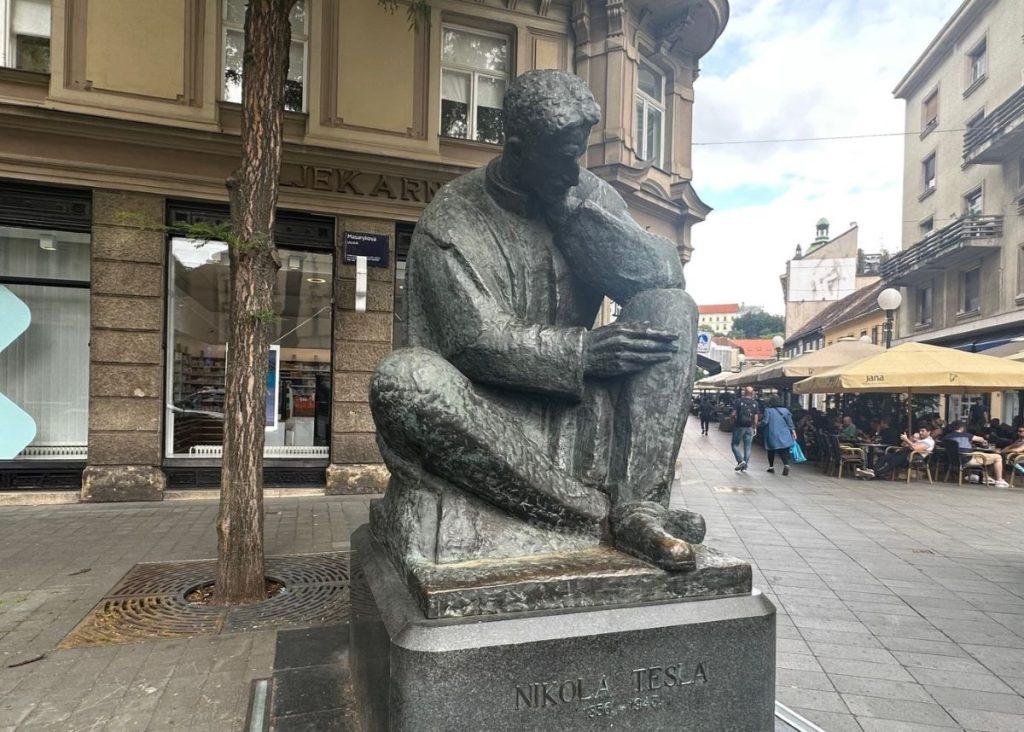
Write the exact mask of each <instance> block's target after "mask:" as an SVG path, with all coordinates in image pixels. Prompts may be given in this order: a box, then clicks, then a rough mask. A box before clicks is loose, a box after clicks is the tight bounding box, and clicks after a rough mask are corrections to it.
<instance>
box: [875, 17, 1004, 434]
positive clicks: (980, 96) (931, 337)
mask: <svg viewBox="0 0 1024 732" xmlns="http://www.w3.org/2000/svg"><path fill="white" fill-rule="evenodd" d="M1022 38H1024V4H1022V3H1020V2H1019V1H1018V0H968V1H967V2H965V3H964V4H963V5H962V6H961V7H960V8H959V9H958V10H957V12H956V13H955V14H954V15H953V17H952V18H950V19H949V21H948V22H947V23H946V25H945V26H944V27H943V28H942V30H941V31H940V32H939V34H938V35H937V36H936V37H935V38H934V39H933V40H932V42H931V43H930V44H929V45H928V47H927V48H926V49H925V51H924V53H923V54H922V55H921V57H920V58H919V59H918V60H917V61H916V62H915V63H914V65H913V67H911V69H910V70H909V71H908V72H907V74H906V76H904V78H903V79H902V80H901V81H900V83H899V85H898V86H897V87H896V89H895V92H894V93H895V95H896V97H897V98H899V99H903V100H905V101H906V122H905V125H906V132H907V135H906V146H905V157H904V174H903V219H904V221H903V250H902V251H901V252H900V253H899V254H898V255H897V256H895V257H893V258H892V259H891V260H890V261H889V262H887V263H886V264H885V265H884V266H883V274H884V276H885V278H886V279H887V280H888V282H889V284H890V285H893V286H897V287H900V288H902V291H903V293H904V297H903V305H902V307H901V308H900V312H899V313H898V323H897V336H898V339H899V340H902V341H908V340H910V341H924V342H928V343H936V344H939V345H946V346H952V347H956V348H964V349H966V350H971V351H984V350H985V349H987V348H991V347H996V346H1000V345H1002V344H1004V343H1006V342H1007V341H1008V340H1010V339H1012V338H1014V337H1017V336H1020V335H1022V334H1024V40H1022ZM978 398H979V397H963V398H952V406H951V413H952V414H954V415H956V414H960V413H962V412H964V411H966V409H967V408H968V406H969V403H970V402H972V401H973V400H975V399H978ZM996 400H999V395H994V397H993V398H990V404H991V405H992V407H993V411H994V416H999V417H1006V418H1010V417H1012V416H1013V414H1014V413H1015V409H1016V405H1017V403H1018V401H1017V399H1016V397H1015V396H1014V398H1012V399H1008V400H1000V401H1002V402H1003V403H1004V404H1005V406H1006V410H1007V411H1006V412H1005V413H1001V412H1000V410H998V409H994V407H995V404H994V402H995V401H996Z"/></svg>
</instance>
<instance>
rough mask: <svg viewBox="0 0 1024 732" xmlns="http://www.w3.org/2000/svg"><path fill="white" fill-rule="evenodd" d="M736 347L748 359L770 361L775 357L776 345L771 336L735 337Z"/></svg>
mask: <svg viewBox="0 0 1024 732" xmlns="http://www.w3.org/2000/svg"><path fill="white" fill-rule="evenodd" d="M732 342H733V343H735V344H736V347H737V348H739V349H740V350H741V351H743V355H744V356H746V357H747V360H748V361H770V360H771V359H774V358H775V345H774V344H773V343H772V342H771V339H770V338H733V340H732Z"/></svg>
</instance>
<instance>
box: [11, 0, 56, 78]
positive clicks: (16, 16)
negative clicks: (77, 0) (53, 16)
mask: <svg viewBox="0 0 1024 732" xmlns="http://www.w3.org/2000/svg"><path fill="white" fill-rule="evenodd" d="M0 26H2V30H3V33H2V35H0V66H8V67H11V68H15V69H21V70H22V71H37V72H40V73H43V74H48V73H50V0H0Z"/></svg>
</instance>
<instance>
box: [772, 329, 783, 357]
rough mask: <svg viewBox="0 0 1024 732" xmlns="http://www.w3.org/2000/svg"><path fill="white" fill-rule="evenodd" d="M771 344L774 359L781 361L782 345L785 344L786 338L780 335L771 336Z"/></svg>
mask: <svg viewBox="0 0 1024 732" xmlns="http://www.w3.org/2000/svg"><path fill="white" fill-rule="evenodd" d="M772 345H773V346H775V360H776V361H781V360H782V347H783V346H784V345H786V339H785V338H783V337H782V336H780V335H777V336H775V337H774V338H772Z"/></svg>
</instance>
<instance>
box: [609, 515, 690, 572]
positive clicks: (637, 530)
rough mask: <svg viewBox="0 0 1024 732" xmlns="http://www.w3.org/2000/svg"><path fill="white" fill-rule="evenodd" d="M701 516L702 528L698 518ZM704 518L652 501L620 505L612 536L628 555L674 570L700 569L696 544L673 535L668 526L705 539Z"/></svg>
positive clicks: (616, 544)
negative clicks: (671, 509)
mask: <svg viewBox="0 0 1024 732" xmlns="http://www.w3.org/2000/svg"><path fill="white" fill-rule="evenodd" d="M694 516H696V517H697V518H698V519H700V531H699V532H698V531H697V526H696V522H695V520H694V519H693V518H692V517H694ZM703 523H704V522H703V519H701V518H700V516H699V515H698V514H692V513H690V512H689V511H673V512H670V511H669V509H667V508H665V507H664V506H662V505H660V504H657V503H651V502H643V503H633V504H627V505H625V506H619V507H618V508H616V509H615V511H614V512H613V514H612V535H613V537H614V539H615V546H616V547H617V548H618V549H619V550H621V551H624V552H626V553H628V554H632V555H633V556H635V557H639V558H640V559H643V560H645V561H648V562H651V563H652V564H654V565H657V566H658V567H661V568H662V569H666V570H669V571H671V572H683V571H688V570H692V569H696V568H697V561H696V559H695V558H694V554H693V547H691V546H690V542H688V541H687V540H686V539H684V538H680V537H679V536H676V535H673V533H670V532H669V530H667V529H668V527H669V525H671V526H672V527H673V528H676V529H678V530H680V533H684V532H683V531H682V529H686V532H687V533H688V534H689V535H691V536H695V535H697V534H698V533H699V535H700V537H701V538H703V536H704V532H703Z"/></svg>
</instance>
